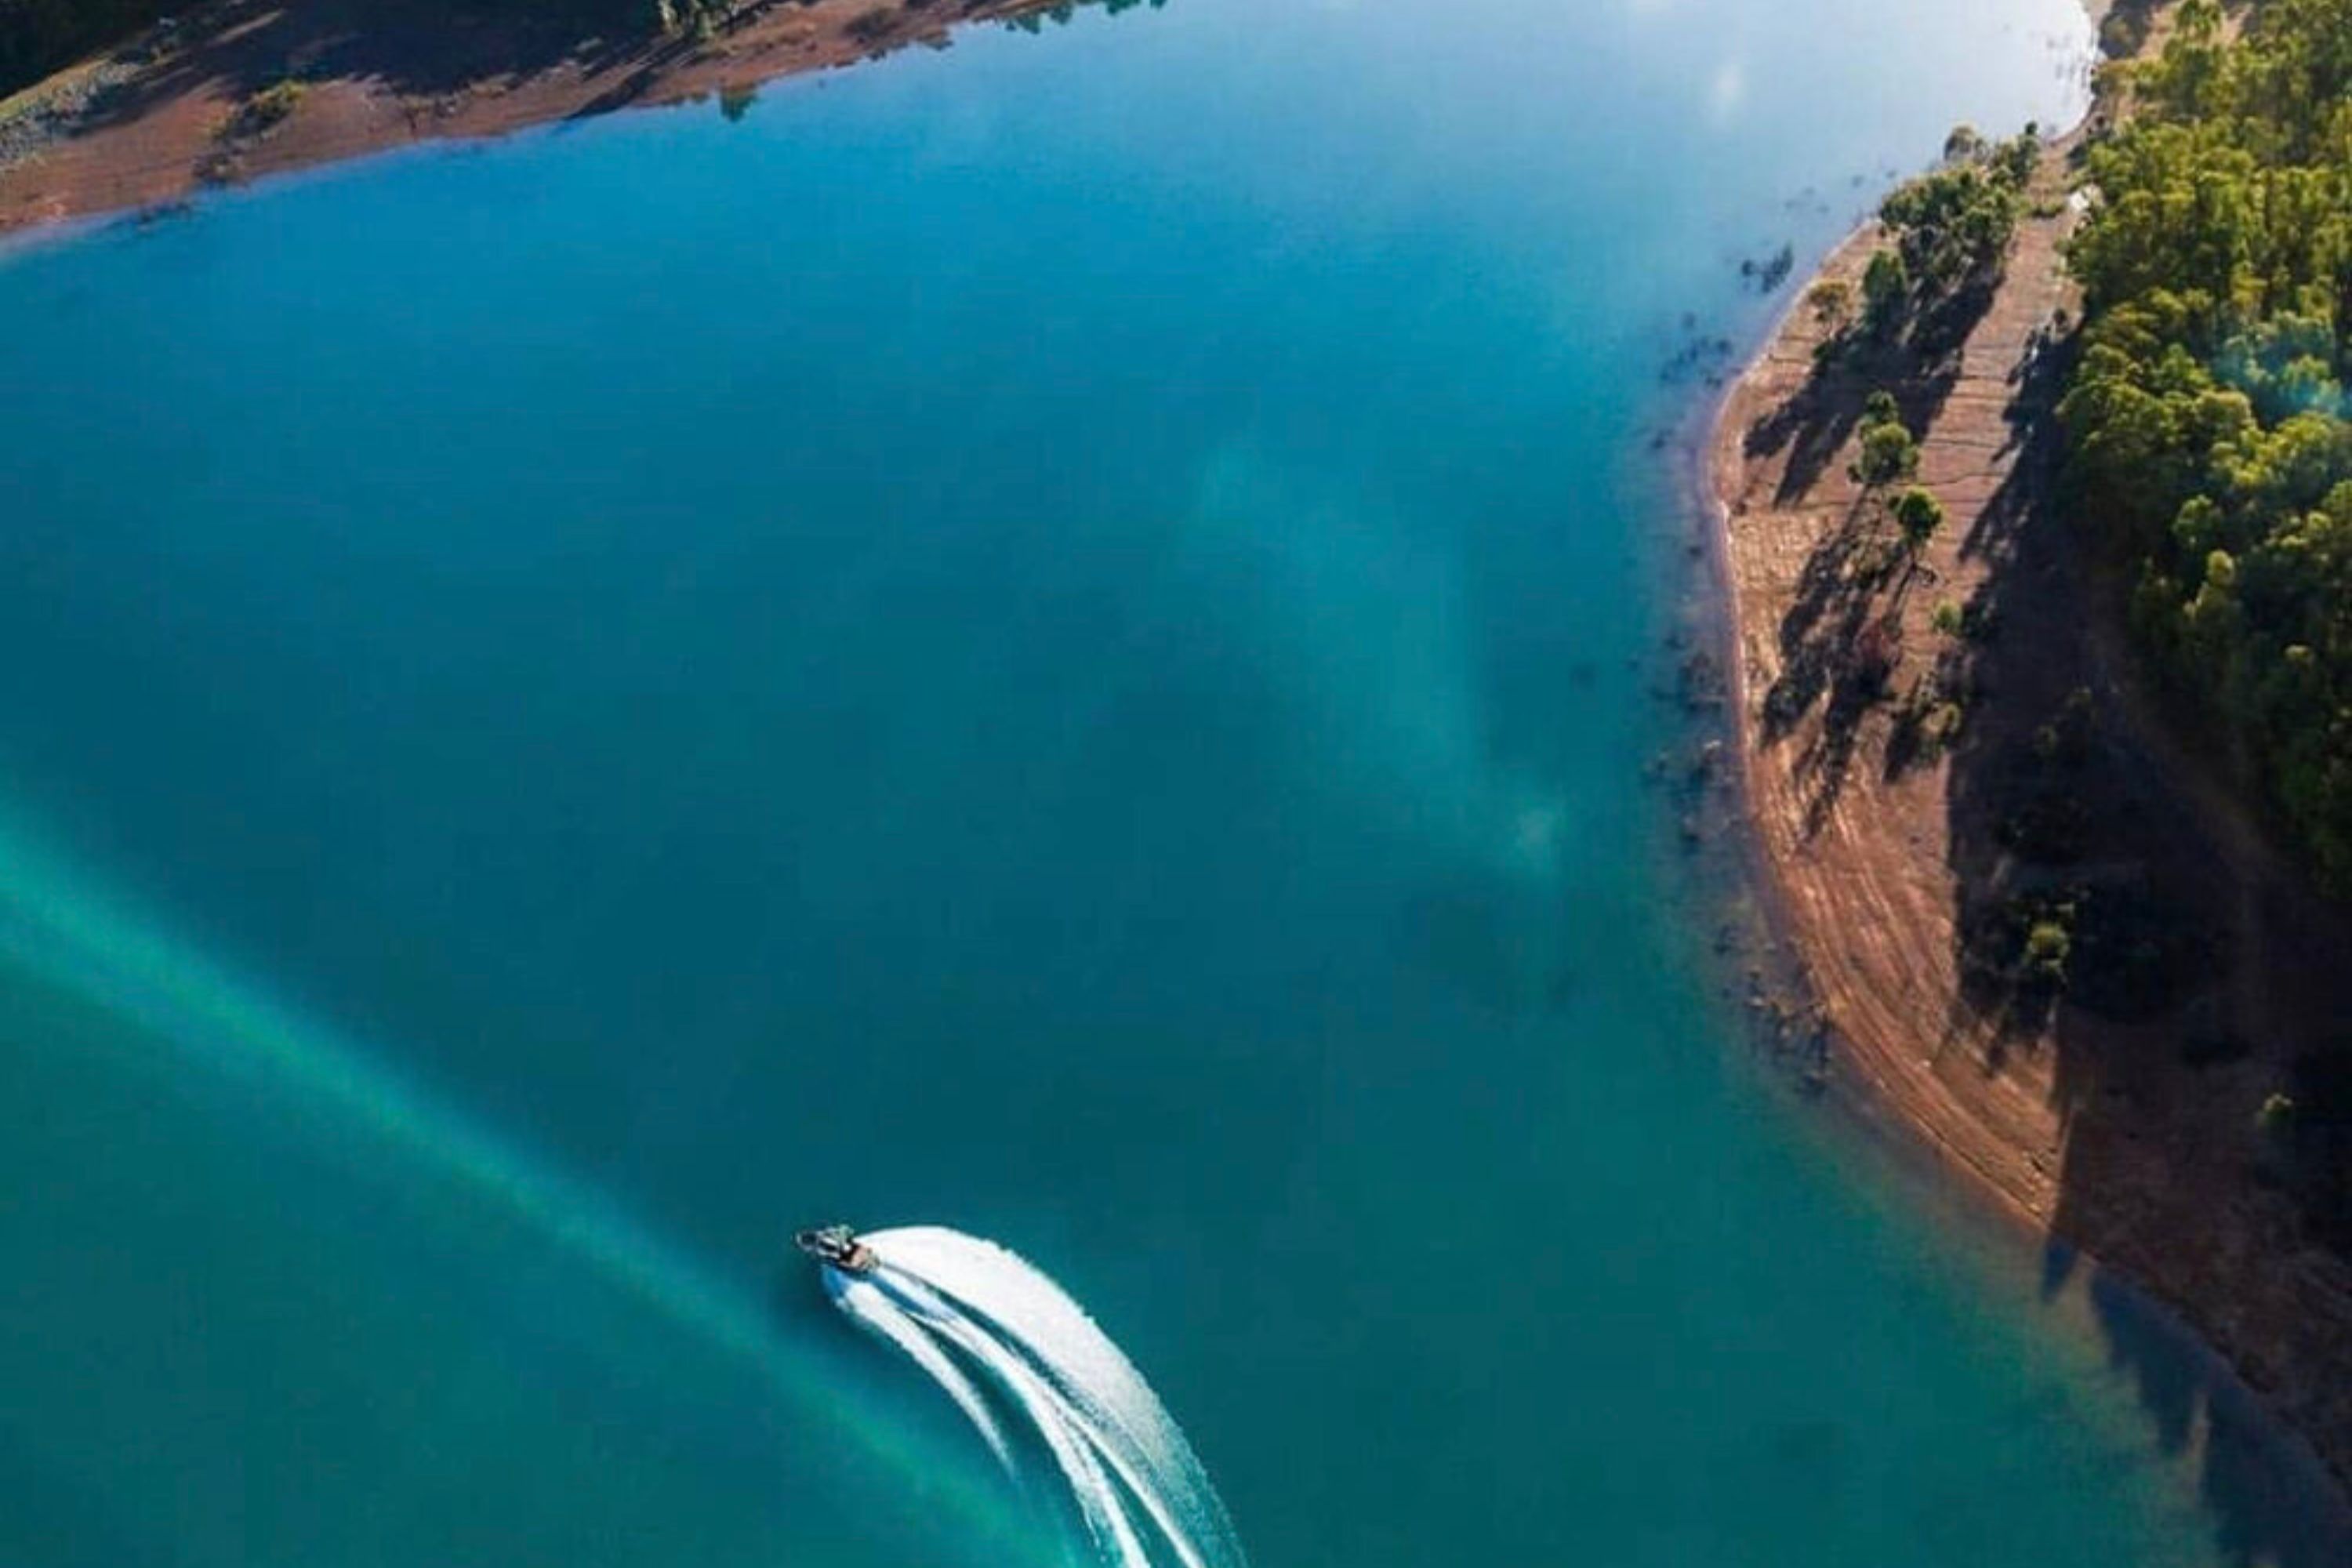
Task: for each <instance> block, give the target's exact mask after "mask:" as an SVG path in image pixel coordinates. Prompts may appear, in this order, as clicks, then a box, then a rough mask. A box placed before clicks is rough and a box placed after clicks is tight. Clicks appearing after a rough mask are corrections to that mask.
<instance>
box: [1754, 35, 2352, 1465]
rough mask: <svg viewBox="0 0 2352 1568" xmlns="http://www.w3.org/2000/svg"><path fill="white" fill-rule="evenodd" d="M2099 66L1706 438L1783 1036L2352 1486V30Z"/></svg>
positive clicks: (1999, 150) (1904, 201) (1776, 351)
mask: <svg viewBox="0 0 2352 1568" xmlns="http://www.w3.org/2000/svg"><path fill="white" fill-rule="evenodd" d="M2105 37H2106V39H2107V42H2108V47H2109V51H2110V53H2111V55H2112V56H2114V57H2115V58H2112V59H2111V60H2110V61H2109V62H2108V63H2107V64H2106V65H2105V66H2103V67H2102V68H2101V69H2100V72H2099V77H2098V83H2097V93H2096V105H2095V110H2094V111H2093V114H2092V116H2091V118H2090V120H2089V121H2088V122H2087V123H2086V124H2085V125H2084V126H2083V127H2082V128H2080V129H2079V130H2078V131H2076V132H2074V133H2073V134H2071V135H2069V136H2066V137H2064V138H2063V139H2060V140H2057V141H2054V142H2045V141H2044V140H2043V139H2042V138H2041V137H2038V136H2036V135H2034V134H2032V132H2029V133H2028V134H2027V135H2026V136H2025V137H2022V138H2020V139H2018V140H2015V141H2011V142H2001V143H1989V142H1986V141H1985V140H1984V139H1983V138H1981V137H1979V136H1978V135H1977V134H1976V133H1975V132H1971V131H1969V130H1967V129H1966V128H1962V129H1961V130H1959V131H1958V132H1955V133H1954V135H1953V137H1952V139H1951V142H1950V144H1949V146H1948V148H1947V149H1946V153H1945V157H1944V160H1943V162H1942V163H1941V164H1940V165H1939V166H1938V167H1937V168H1936V169H1934V170H1932V171H1930V172H1929V173H1928V174H1925V175H1923V176H1921V177H1920V178H1918V179H1916V180H1914V181H1912V182H1910V183H1908V184H1905V185H1904V186H1903V187H1901V188H1900V189H1898V190H1897V191H1896V192H1895V193H1894V194H1893V195H1891V196H1890V197H1889V198H1888V199H1887V201H1886V202H1885V205H1884V206H1883V207H1882V209H1881V211H1880V213H1879V216H1878V218H1877V220H1876V221H1875V222H1874V223H1872V224H1869V225H1867V226H1865V227H1864V229H1863V230H1862V231H1860V232H1859V233H1857V234H1856V235H1855V236H1854V237H1853V238H1852V239H1851V240H1849V241H1848V242H1847V243H1846V244H1845V245H1844V246H1843V247H1841V248H1840V250H1839V251H1838V252H1837V253H1836V254H1835V255H1833V256H1832V258H1830V260H1829V261H1828V263H1827V264H1826V265H1825V266H1824V268H1823V269H1822V272H1821V274H1820V276H1819V277H1818V278H1817V279H1816V280H1815V281H1814V282H1813V284H1812V285H1811V287H1810V289H1808V290H1807V291H1806V292H1805V293H1804V294H1803V296H1802V297H1801V300H1799V302H1798V304H1797V305H1796V306H1795V307H1794V308H1793V309H1792V310H1790V313H1789V315H1788V316H1787V317H1786V318H1785V319H1784V321H1783V322H1782V323H1781V325H1780V327H1779V328H1778V329H1777V331H1775V333H1774V335H1773V336H1772V338H1771V340H1770V341H1769V342H1768V344H1767V345H1766V347H1765V349H1764V351H1763V353H1761V354H1760V355H1759V358H1758V359H1757V361H1756V362H1755V363H1754V364H1753V365H1752V366H1751V367H1750V369H1749V370H1748V374H1746V376H1745V377H1744V378H1743V379H1742V380H1741V382H1740V383H1739V384H1738V385H1737V386H1736V387H1735V388H1734V389H1733V391H1732V392H1731V394H1730V395H1729V396H1728V397H1727V402H1726V404H1725V406H1724V408H1723V410H1722V413H1721V416H1720V418H1719V421H1718V424H1717V430H1716V437H1715V442H1714V447H1713V452H1712V457H1711V464H1710V466H1711V473H1712V486H1711V488H1712V489H1713V492H1714V499H1715V500H1717V501H1718V502H1719V503H1720V507H1721V516H1722V522H1723V542H1724V546H1725V565H1726V572H1727V578H1728V581H1729V586H1730V590H1731V594H1732V599H1733V608H1734V615H1735V619H1736V628H1735V634H1734V644H1733V647H1732V650H1731V658H1732V661H1733V669H1732V670H1731V672H1730V673H1731V685H1732V687H1733V689H1734V690H1735V692H1736V693H1737V696H1738V720H1739V728H1740V738H1741V741H1742V742H1743V756H1744V762H1745V769H1744V778H1745V782H1746V785H1747V791H1748V800H1749V805H1750V808H1751V816H1752V818H1753V820H1754V822H1755V825H1756V831H1757V837H1758V840H1759V846H1760V849H1761V851H1762V854H1763V856H1764V858H1765V860H1766V862H1767V865H1768V868H1769V873H1770V884H1771V891H1772V893H1773V895H1774V897H1775V899H1776V900H1777V902H1778V906H1779V908H1780V913H1781V915H1782V916H1783V920H1782V921H1781V924H1782V927H1783V929H1784V931H1785V932H1786V935H1787V937H1788V939H1789V942H1790V946H1791V948H1792V949H1793V953H1792V957H1793V959H1794V960H1795V962H1796V963H1797V966H1798V968H1799V969H1800V970H1801V973H1802V977H1803V984H1801V986H1800V987H1798V990H1797V994H1794V995H1792V996H1791V997H1790V998H1787V999H1780V1000H1775V1001H1773V1002H1772V1004H1771V1006H1770V1009H1769V1011H1770V1014H1771V1016H1773V1017H1774V1018H1776V1019H1777V1020H1779V1023H1778V1028H1779V1031H1780V1034H1781V1035H1782V1037H1784V1038H1786V1039H1788V1040H1790V1041H1791V1042H1792V1043H1795V1044H1797V1045H1800V1046H1801V1047H1803V1059H1805V1060H1807V1061H1809V1062H1811V1063H1812V1064H1814V1066H1813V1068H1812V1070H1813V1071H1814V1072H1815V1073H1816V1074H1818V1076H1819V1078H1820V1079H1822V1080H1823V1081H1826V1082H1828V1083H1830V1084H1831V1085H1832V1086H1833V1087H1836V1088H1839V1089H1843V1090H1845V1091H1847V1093H1848V1095H1849V1097H1850V1098H1851V1099H1852V1100H1853V1101H1854V1102H1855V1103H1857V1104H1859V1105H1862V1106H1864V1107H1866V1108H1868V1109H1870V1110H1875V1111H1885V1112H1891V1113H1892V1115H1893V1116H1894V1117H1895V1119H1896V1120H1899V1121H1902V1122H1904V1123H1906V1124H1907V1125H1908V1126H1909V1127H1910V1128H1912V1129H1915V1130H1916V1131H1918V1132H1919V1133H1921V1134H1922V1135H1924V1137H1925V1138H1926V1140H1927V1142H1928V1143H1929V1144H1930V1145H1931V1146H1932V1147H1933V1148H1934V1149H1935V1150H1936V1151H1937V1153H1938V1155H1939V1156H1940V1157H1941V1158H1942V1160H1943V1161H1944V1162H1945V1163H1948V1164H1949V1165H1951V1166H1953V1167H1956V1168H1958V1170H1960V1171H1962V1172H1965V1173H1967V1174H1968V1175H1969V1177H1970V1178H1971V1180H1972V1181H1973V1182H1974V1183H1975V1184H1978V1185H1979V1186H1981V1187H1982V1188H1983V1189H1984V1190H1986V1191H1988V1192H1989V1193H1990V1194H1992V1195H1993V1196H1994V1197H1995V1198H1996V1199H1998V1200H1999V1202H2000V1204H2001V1205H2003V1206H2004V1207H2005V1208H2007V1209H2008V1210H2010V1211H2011V1213H2013V1214H2014V1215H2018V1216H2019V1217H2021V1219H2023V1220H2025V1221H2026V1222H2028V1223H2030V1224H2031V1225H2032V1226H2033V1227H2034V1228H2035V1229H2036V1230H2037V1231H2040V1232H2042V1234H2044V1235H2046V1236H2047V1237H2050V1248H2051V1251H2050V1257H2051V1270H2050V1278H2051V1282H2052V1288H2053V1289H2060V1288H2063V1284H2064V1282H2065V1281H2066V1280H2067V1279H2069V1278H2071V1277H2072V1276H2074V1275H2075V1274H2077V1273H2079V1272H2081V1271H2082V1270H2084V1269H2086V1268H2114V1269H2116V1270H2117V1271H2119V1272H2120V1273H2121V1274H2123V1275H2125V1276H2126V1277H2128V1278H2129V1279H2131V1280H2132V1281H2134V1282H2135V1283H2137V1284H2138V1285H2140V1286H2142V1287H2144V1288H2146V1289H2147V1290H2148V1291H2149V1292H2151V1293H2152V1294H2154V1295H2155V1296H2157V1297H2158V1298H2159V1299H2160V1300H2164V1301H2165V1302H2168V1303H2169V1304H2170V1305H2171V1306H2172V1307H2174V1308H2176V1309H2178V1310H2179V1311H2180V1312H2181V1313H2182V1314H2183V1315H2185V1316H2186V1317H2187V1318H2189V1320H2190V1321H2192V1322H2193V1323H2194V1324H2195V1325H2196V1326H2197V1327H2198V1328H2199V1329H2200V1331H2202V1332H2203V1333H2204V1335H2205V1336H2206V1337H2207V1338H2208V1340H2209V1341H2210V1342H2212V1343H2213V1344H2214V1345H2215V1346H2216V1347H2217V1348H2218V1349H2219V1350H2220V1351H2221V1353H2222V1354H2223V1356H2224V1357H2225V1358H2226V1359H2227V1360H2228V1361H2229V1362H2230V1363H2231V1364H2232V1366H2233V1367H2234V1368H2235V1369H2236V1371H2237V1373H2239V1374H2240V1376H2242V1378H2243V1380H2244V1381H2245V1382H2246V1383H2248V1384H2251V1385H2252V1387H2253V1388H2255V1389H2256V1390H2257V1391H2258V1392H2260V1393H2262V1394H2264V1395H2266V1396H2267V1398H2268V1399H2269V1400H2270V1401H2271V1402H2272V1403H2273V1405H2275V1406H2276V1407H2277V1408H2278V1409H2279V1410H2281V1411H2282V1412H2283V1413H2284V1415H2286V1416H2287V1417H2288V1418H2289V1419H2290V1421H2291V1422H2292V1423H2293V1424H2294V1425H2295V1426H2298V1427H2299V1428H2300V1429H2301V1430H2302V1431H2303V1432H2304V1433H2305V1434H2306V1435H2308V1436H2310V1437H2311V1439H2312V1440H2313V1442H2314V1443H2315V1446H2316V1447H2317V1448H2318V1449H2319V1450H2320V1452H2321V1453H2322V1455H2323V1456H2324V1457H2325V1458H2326V1460H2327V1461H2328V1462H2329V1463H2330V1464H2331V1465H2332V1466H2333V1468H2335V1469H2336V1473H2337V1475H2338V1477H2339V1478H2343V1477H2346V1476H2352V905H2347V898H2352V427H2347V404H2346V396H2345V387H2346V384H2347V378H2352V338H2347V326H2352V0H2257V3H2254V4H2248V5H2234V6H2225V5H2219V4H2217V3H2216V0H2180V3H2179V4H2169V3H2165V0H2137V3H2133V4H2127V5H2117V6H2116V8H2115V9H2114V11H2113V12H2112V13H2111V14H2109V15H2107V16H2106V17H2105ZM2115 1344H2116V1348H2117V1352H2118V1353H2119V1354H2122V1355H2124V1356H2126V1359H2128V1357H2129V1354H2130V1351H2129V1344H2130V1340H2129V1336H2128V1335H2127V1334H2126V1333H2124V1332H2121V1331H2118V1333H2117V1335H2116V1339H2115ZM2149 1375H2150V1377H2151V1378H2154V1377H2156V1376H2158V1375H2159V1374H2158V1373H2156V1372H2155V1371H2154V1369H2150V1373H2149ZM2207 1397H2208V1395H2207V1391H2204V1390H2200V1389H2196V1388H2175V1389H2171V1390H2168V1392H2167V1394H2166V1399H2167V1402H2168V1406H2177V1408H2168V1412H2167V1417H2168V1421H2177V1422H2178V1424H2179V1427H2180V1429H2182V1430H2184V1431H2185V1430H2188V1429H2189V1428H2191V1427H2193V1426H2194V1425H2195V1423H2196V1422H2197V1421H2199V1420H2202V1419H2204V1418H2205V1415H2204V1412H2205V1409H2206V1405H2207Z"/></svg>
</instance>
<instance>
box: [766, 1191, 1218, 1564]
mask: <svg viewBox="0 0 2352 1568" xmlns="http://www.w3.org/2000/svg"><path fill="white" fill-rule="evenodd" d="M793 1246H794V1247H798V1248H799V1249H800V1250H801V1251H802V1252H803V1253H804V1254H806V1255H807V1256H808V1257H810V1258H814V1259H815V1261H816V1264H817V1268H818V1272H819V1274H820V1275H821V1277H822V1278H823V1279H824V1289H825V1294H826V1295H827V1296H829V1297H831V1298H832V1300H833V1303H834V1305H835V1307H837V1308H839V1309H840V1310H841V1311H842V1313H843V1314H844V1315H845V1316H846V1317H848V1318H849V1319H850V1320H851V1321H854V1322H856V1324H857V1325H858V1326H859V1327H860V1328H863V1329H865V1330H866V1331H868V1332H869V1333H872V1334H874V1335H876V1336H877V1338H880V1339H881V1340H883V1341H885V1342H887V1343H888V1344H890V1345H891V1346H892V1347H893V1348H895V1349H897V1350H898V1351H899V1352H901V1353H902V1354H904V1355H906V1356H907V1357H908V1359H909V1360H910V1361H912V1362H914V1363H915V1364H916V1365H917V1366H919V1367H920V1368H921V1369H922V1370H923V1372H924V1373H925V1374H926V1375H928V1376H929V1378H930V1379H931V1381H932V1382H933V1383H935V1384H938V1385H939V1386H940V1389H941V1391H942V1392H944V1393H945V1394H947V1395H948V1396H949V1397H950V1399H952V1400H954V1401H955V1404H956V1406H957V1408H958V1409H960V1410H961V1411H962V1412H963V1414H964V1416H965V1418H966V1419H968V1420H969V1421H971V1424H972V1426H974V1427H975V1428H977V1429H978V1431H979V1432H980V1435H981V1436H982V1438H983V1439H984V1440H985V1441H986V1442H987V1444H988V1447H989V1449H990V1451H991V1452H992V1453H993V1454H994V1455H995V1456H996V1458H997V1461H998V1462H999V1463H1000V1464H1002V1465H1003V1467H1004V1468H1005V1469H1006V1471H1007V1472H1008V1473H1010V1474H1012V1475H1013V1476H1014V1477H1015V1478H1016V1479H1019V1478H1020V1477H1021V1476H1022V1475H1023V1472H1024V1466H1025V1467H1026V1468H1028V1469H1030V1470H1033V1471H1035V1472H1037V1473H1039V1474H1042V1475H1047V1476H1058V1479H1059V1480H1060V1481H1061V1483H1062V1489H1063V1490H1064V1492H1065V1494H1066V1497H1067V1499H1068V1501H1069V1503H1070V1505H1071V1506H1073V1507H1074V1508H1075V1509H1076V1513H1077V1516H1078V1519H1079V1520H1080V1521H1082V1522H1083V1523H1084V1525H1085V1528H1086V1533H1087V1538H1088V1540H1089V1542H1091V1544H1092V1546H1093V1549H1094V1555H1095V1556H1096V1558H1097V1560H1098V1561H1100V1562H1102V1563H1105V1564H1107V1565H1108V1568H1151V1565H1152V1564H1154V1563H1170V1562H1172V1563H1178V1564H1181V1568H1247V1560H1246V1558H1245V1557H1244V1554H1243V1552H1242V1548H1241V1542H1240V1539H1239V1538H1238V1537H1237V1536H1236V1535H1235V1534H1234V1526H1233V1521H1232V1520H1231V1519H1230V1518H1229V1517H1228V1516H1227V1515H1226V1513H1225V1505H1224V1503H1223V1500H1221V1499H1219V1497H1218V1496H1217V1491H1216V1489H1215V1488H1214V1487H1213V1486H1212V1485H1211V1484H1210V1482H1209V1478H1208V1474H1207V1472H1206V1471H1205V1470H1203V1469H1202V1467H1201V1461H1200V1460H1199V1459H1198V1458H1195V1457H1194V1456H1193V1453H1192V1446H1191V1444H1189V1443H1188V1442H1186V1441H1185V1438H1184V1434H1183V1431H1182V1430H1181V1428H1180V1427H1179V1426H1177V1425H1176V1422H1175V1419H1174V1418H1173V1417H1172V1416H1171V1415H1169V1414H1168V1410H1167V1407H1166V1406H1164V1405H1161V1404H1160V1398H1159V1395H1157V1394H1154V1393H1152V1391H1151V1387H1150V1384H1147V1383H1145V1382H1144V1381H1143V1374H1142V1373H1139V1372H1138V1371H1137V1370H1136V1368H1135V1364H1134V1363H1132V1362H1130V1361H1129V1360H1128V1359H1127V1356H1126V1353H1125V1352H1122V1351H1121V1350H1120V1349H1119V1348H1118V1345H1116V1344H1114V1343H1113V1342H1111V1339H1110V1336H1109V1335H1108V1334H1106V1333H1104V1332H1103V1331H1102V1330H1101V1329H1100V1328H1098V1327H1097V1326H1096V1324H1095V1321H1094V1320H1093V1319H1091V1318H1089V1317H1088V1316H1087V1313H1086V1310H1085V1309H1083V1308H1081V1307H1080V1306H1079V1305H1078V1304H1077V1303H1076V1301H1074V1300H1071V1299H1070V1297H1069V1295H1068V1294H1067V1293H1066V1292H1065V1291H1064V1290H1063V1289H1062V1288H1061V1287H1060V1286H1059V1285H1057V1284H1055V1282H1054V1281H1053V1280H1052V1279H1049V1278H1048V1277H1047V1276H1046V1275H1045V1273H1044V1272H1043V1271H1042V1270H1040V1269H1038V1268H1035V1267H1034V1266H1033V1265H1031V1264H1030V1263H1029V1262H1027V1261H1026V1260H1025V1259H1024V1258H1020V1257H1019V1256H1017V1255H1016V1254H1014V1253H1013V1252H1010V1251H1008V1250H1006V1249H1005V1248H1003V1247H999V1246H997V1245H996V1244H995V1243H994V1242H991V1241H982V1240H981V1239H980V1238H979V1237H970V1236H965V1235H963V1234H962V1233H961V1232H960V1231H953V1230H949V1229H946V1228H944V1227H941V1226H908V1227H905V1228H899V1229H890V1230H878V1231H873V1232H869V1233H866V1234H864V1235H861V1234H859V1233H858V1232H856V1231H855V1230H853V1229H852V1228H850V1227H849V1226H845V1225H828V1226H816V1227H814V1228H813V1229H809V1230H803V1231H800V1232H798V1233H796V1234H795V1235H794V1236H793ZM1016 1421H1017V1422H1025V1423H1026V1425H1027V1426H1028V1427H1029V1429H1030V1434H1029V1435H1030V1436H1032V1437H1034V1442H1029V1443H1021V1442H1016V1441H1014V1440H1013V1436H1012V1435H1010V1434H1009V1433H1008V1432H1007V1430H1006V1427H1007V1425H1008V1423H1013V1422H1016ZM1047 1457H1050V1458H1051V1459H1052V1461H1053V1464H1052V1468H1051V1469H1050V1470H1048V1469H1046V1468H1045V1467H1044V1464H1043V1461H1044V1459H1045V1458H1047Z"/></svg>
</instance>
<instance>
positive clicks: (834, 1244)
mask: <svg viewBox="0 0 2352 1568" xmlns="http://www.w3.org/2000/svg"><path fill="white" fill-rule="evenodd" d="M793 1246H794V1247H799V1248H800V1249H801V1250H802V1251H803V1252H805V1253H807V1254H808V1255H809V1256H810V1257H811V1258H815V1259H816V1260H817V1261H818V1262H819V1263H823V1264H824V1265H826V1266H827V1267H829V1268H838V1269H840V1270H841V1271H842V1272H843V1273H845V1274H871V1273H873V1272H874V1268H875V1266H876V1265H877V1264H878V1263H880V1262H881V1261H882V1260H881V1259H880V1258H877V1257H875V1256H874V1249H873V1248H872V1247H868V1246H866V1244H865V1243H864V1242H862V1241H860V1240H858V1239H857V1233H856V1231H854V1230H852V1229H850V1228H849V1227H848V1226H845V1225H821V1226H817V1227H816V1228H815V1229H814V1230H803V1231H801V1232H799V1233H797V1234H796V1235H794V1236H793Z"/></svg>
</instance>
